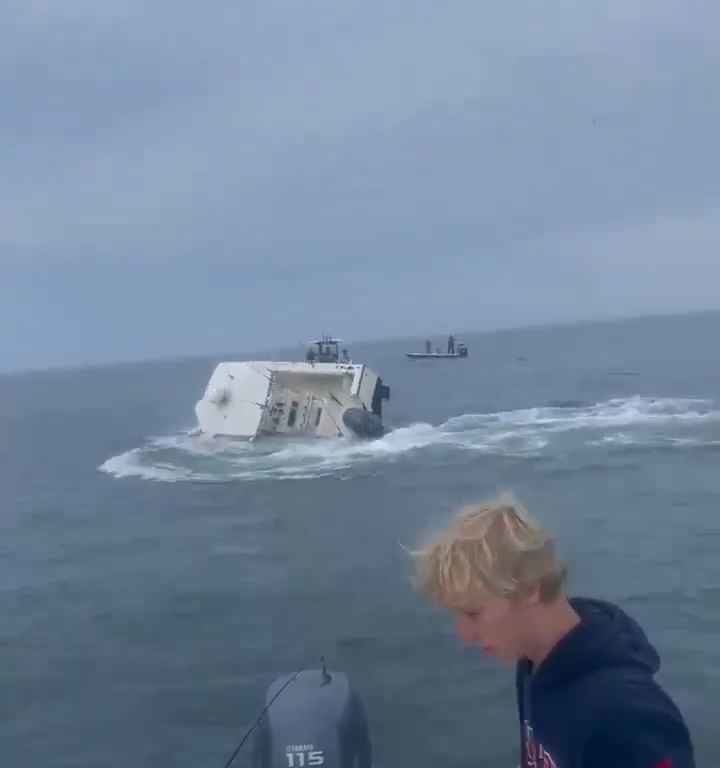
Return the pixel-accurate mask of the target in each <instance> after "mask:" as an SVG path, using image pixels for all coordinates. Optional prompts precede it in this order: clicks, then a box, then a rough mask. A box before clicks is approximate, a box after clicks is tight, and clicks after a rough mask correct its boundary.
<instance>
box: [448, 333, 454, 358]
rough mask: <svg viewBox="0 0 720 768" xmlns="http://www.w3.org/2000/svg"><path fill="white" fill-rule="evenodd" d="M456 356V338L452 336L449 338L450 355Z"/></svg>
mask: <svg viewBox="0 0 720 768" xmlns="http://www.w3.org/2000/svg"><path fill="white" fill-rule="evenodd" d="M454 354H455V337H454V336H453V335H452V334H450V335H449V336H448V355H454Z"/></svg>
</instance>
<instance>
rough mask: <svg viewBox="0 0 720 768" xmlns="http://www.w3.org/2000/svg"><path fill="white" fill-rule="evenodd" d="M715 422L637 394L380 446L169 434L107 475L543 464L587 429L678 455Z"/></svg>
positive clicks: (401, 435) (213, 475)
mask: <svg viewBox="0 0 720 768" xmlns="http://www.w3.org/2000/svg"><path fill="white" fill-rule="evenodd" d="M715 424H720V411H718V410H716V409H715V408H714V405H713V402H712V401H711V400H705V399H697V398H660V397H658V398H650V397H641V396H635V397H630V398H616V399H612V400H607V401H604V402H601V403H595V404H593V405H572V406H569V407H563V406H549V407H536V408H525V409H519V410H515V411H499V412H496V413H478V414H464V415H461V416H456V417H453V418H451V419H449V420H448V421H446V422H445V423H443V424H440V425H438V426H433V425H432V424H425V423H418V424H412V425H410V426H406V427H400V428H398V429H395V430H393V431H391V432H389V433H388V434H386V435H385V436H383V437H382V438H380V439H378V440H372V441H361V440H353V439H345V438H341V439H337V440H320V439H314V440H289V441H288V440H285V441H283V440H280V439H277V438H266V439H262V440H258V441H256V442H253V443H250V442H242V441H234V440H230V439H227V438H222V439H210V438H207V437H205V436H203V435H189V434H177V435H168V436H163V437H157V438H153V439H150V440H148V442H147V444H146V445H144V446H142V447H140V448H133V449H132V450H129V451H126V452H125V453H122V454H120V455H118V456H113V457H112V458H110V459H108V460H107V461H106V462H105V463H104V464H102V465H101V466H100V467H99V469H100V470H101V471H102V472H106V473H107V474H109V475H112V476H113V477H117V478H127V477H137V478H141V479H144V480H154V481H158V482H187V481H194V482H227V481H233V480H235V481H238V480H240V481H243V480H258V479H263V478H274V479H296V480H299V479H312V478H317V477H323V476H328V475H339V474H341V473H344V472H347V471H348V470H351V469H352V468H353V467H356V466H359V465H363V464H372V463H379V462H387V461H388V460H397V459H400V458H402V457H404V456H406V455H409V454H411V453H413V452H417V451H429V450H432V449H437V448H444V449H446V450H455V451H475V452H484V453H487V454H494V455H499V456H519V457H529V456H537V455H542V454H543V452H544V451H545V450H546V449H548V447H549V449H550V450H552V445H553V443H554V442H556V441H559V440H562V439H563V435H567V434H570V433H572V432H574V431H581V430H586V431H589V432H590V434H589V435H588V437H587V438H586V439H585V440H584V441H583V444H584V445H585V446H587V447H590V448H595V449H597V448H598V447H600V448H603V449H607V450H612V448H613V447H614V446H633V445H637V446H653V445H657V444H658V441H660V442H661V443H662V444H663V445H667V446H671V447H672V446H676V447H687V446H704V445H717V444H719V441H720V434H718V433H717V431H716V433H715V434H713V435H709V436H707V437H703V436H697V435H687V434H680V435H678V434H673V433H674V432H675V433H676V432H677V431H678V430H681V431H683V433H685V432H687V431H688V430H690V429H694V428H695V427H697V426H702V427H703V428H707V427H708V426H709V427H712V426H713V425H715ZM603 433H606V434H603Z"/></svg>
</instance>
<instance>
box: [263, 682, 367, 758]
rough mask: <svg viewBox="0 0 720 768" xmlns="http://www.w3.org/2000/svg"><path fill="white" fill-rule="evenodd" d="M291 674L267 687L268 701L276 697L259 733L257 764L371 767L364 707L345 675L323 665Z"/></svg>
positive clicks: (267, 702)
mask: <svg viewBox="0 0 720 768" xmlns="http://www.w3.org/2000/svg"><path fill="white" fill-rule="evenodd" d="M289 680H290V678H289V677H284V678H280V679H278V680H276V681H275V682H274V683H273V684H272V685H271V686H270V688H268V691H267V695H266V704H269V703H270V702H272V701H273V699H274V698H275V697H276V696H277V699H276V700H275V701H274V702H273V703H272V705H271V706H270V707H269V709H268V711H267V712H266V714H265V716H264V717H263V719H262V721H261V723H260V725H259V727H258V730H257V731H256V733H255V745H254V749H253V768H371V765H372V748H371V745H370V734H369V729H368V724H367V717H366V715H365V708H364V706H363V704H362V702H361V700H360V697H359V696H358V695H357V693H356V692H355V691H353V690H352V688H351V687H350V683H349V682H348V679H347V677H346V676H345V675H344V674H343V673H341V672H327V671H326V670H325V669H322V670H306V671H303V672H300V673H299V674H298V675H297V677H296V678H295V679H294V680H293V681H292V682H290V683H289V684H288V681H289ZM286 685H287V687H286V688H285V690H283V691H282V693H281V694H280V695H279V696H278V695H277V694H278V692H279V691H280V690H281V689H282V688H283V686H286Z"/></svg>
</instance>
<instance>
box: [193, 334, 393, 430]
mask: <svg viewBox="0 0 720 768" xmlns="http://www.w3.org/2000/svg"><path fill="white" fill-rule="evenodd" d="M340 343H341V341H340V339H334V338H331V337H322V338H321V339H319V340H317V341H313V342H311V346H310V347H309V349H308V352H307V355H306V359H305V362H273V361H257V360H252V361H245V362H236V363H234V362H224V363H220V364H219V365H218V366H217V367H216V368H215V371H214V372H213V374H212V376H211V377H210V381H209V382H208V384H207V388H206V390H205V393H204V395H203V397H202V399H201V400H199V401H198V403H197V404H196V406H195V413H196V414H197V419H198V425H199V429H200V431H201V432H202V433H204V434H206V435H209V436H212V437H215V436H229V437H237V438H245V439H249V440H252V439H254V438H256V437H259V436H263V435H279V436H287V437H289V436H293V435H299V436H306V437H310V436H316V437H342V436H345V435H355V436H358V437H379V436H380V435H382V434H383V431H384V430H383V425H382V403H383V400H388V399H389V398H390V388H389V387H387V386H386V385H385V384H383V382H382V379H381V378H380V377H379V376H378V375H377V374H376V373H375V372H374V371H372V370H371V369H370V368H369V367H368V366H366V365H363V364H359V363H354V362H352V360H350V358H349V356H348V354H347V350H343V355H342V359H341V357H340V351H339V345H340Z"/></svg>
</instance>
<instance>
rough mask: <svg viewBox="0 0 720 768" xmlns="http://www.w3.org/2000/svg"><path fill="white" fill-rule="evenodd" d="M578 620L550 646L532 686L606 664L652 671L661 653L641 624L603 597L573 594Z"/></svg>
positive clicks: (565, 680)
mask: <svg viewBox="0 0 720 768" xmlns="http://www.w3.org/2000/svg"><path fill="white" fill-rule="evenodd" d="M570 604H571V605H572V607H573V608H574V609H575V611H576V612H577V614H578V615H579V616H580V623H579V624H578V625H577V626H576V627H575V628H574V629H572V630H571V631H570V632H569V633H568V634H567V635H565V637H563V638H562V640H560V642H559V643H558V644H557V645H556V646H555V647H554V648H553V650H552V651H551V652H550V654H549V655H548V657H547V658H546V659H545V660H544V661H543V662H542V664H541V665H540V666H539V667H538V669H537V672H536V673H535V675H534V678H535V679H534V683H533V685H534V686H537V687H538V688H554V687H556V686H562V685H567V684H568V683H569V682H571V681H573V680H576V679H577V678H580V677H584V676H585V675H588V674H591V673H593V672H596V671H597V670H599V669H604V668H608V667H625V668H634V669H636V670H637V671H642V672H645V673H647V674H649V675H654V674H655V673H656V672H657V671H658V669H659V668H660V657H659V656H658V653H657V651H656V650H655V648H654V647H653V646H652V645H651V644H650V642H649V640H648V639H647V637H646V636H645V633H644V632H643V630H642V629H641V628H640V625H639V624H638V623H637V622H636V621H634V620H633V619H631V618H630V616H628V615H627V614H626V613H625V612H624V611H623V610H622V609H621V608H618V607H617V606H616V605H612V604H611V603H607V602H604V601H603V600H591V599H587V598H573V599H571V600H570Z"/></svg>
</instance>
